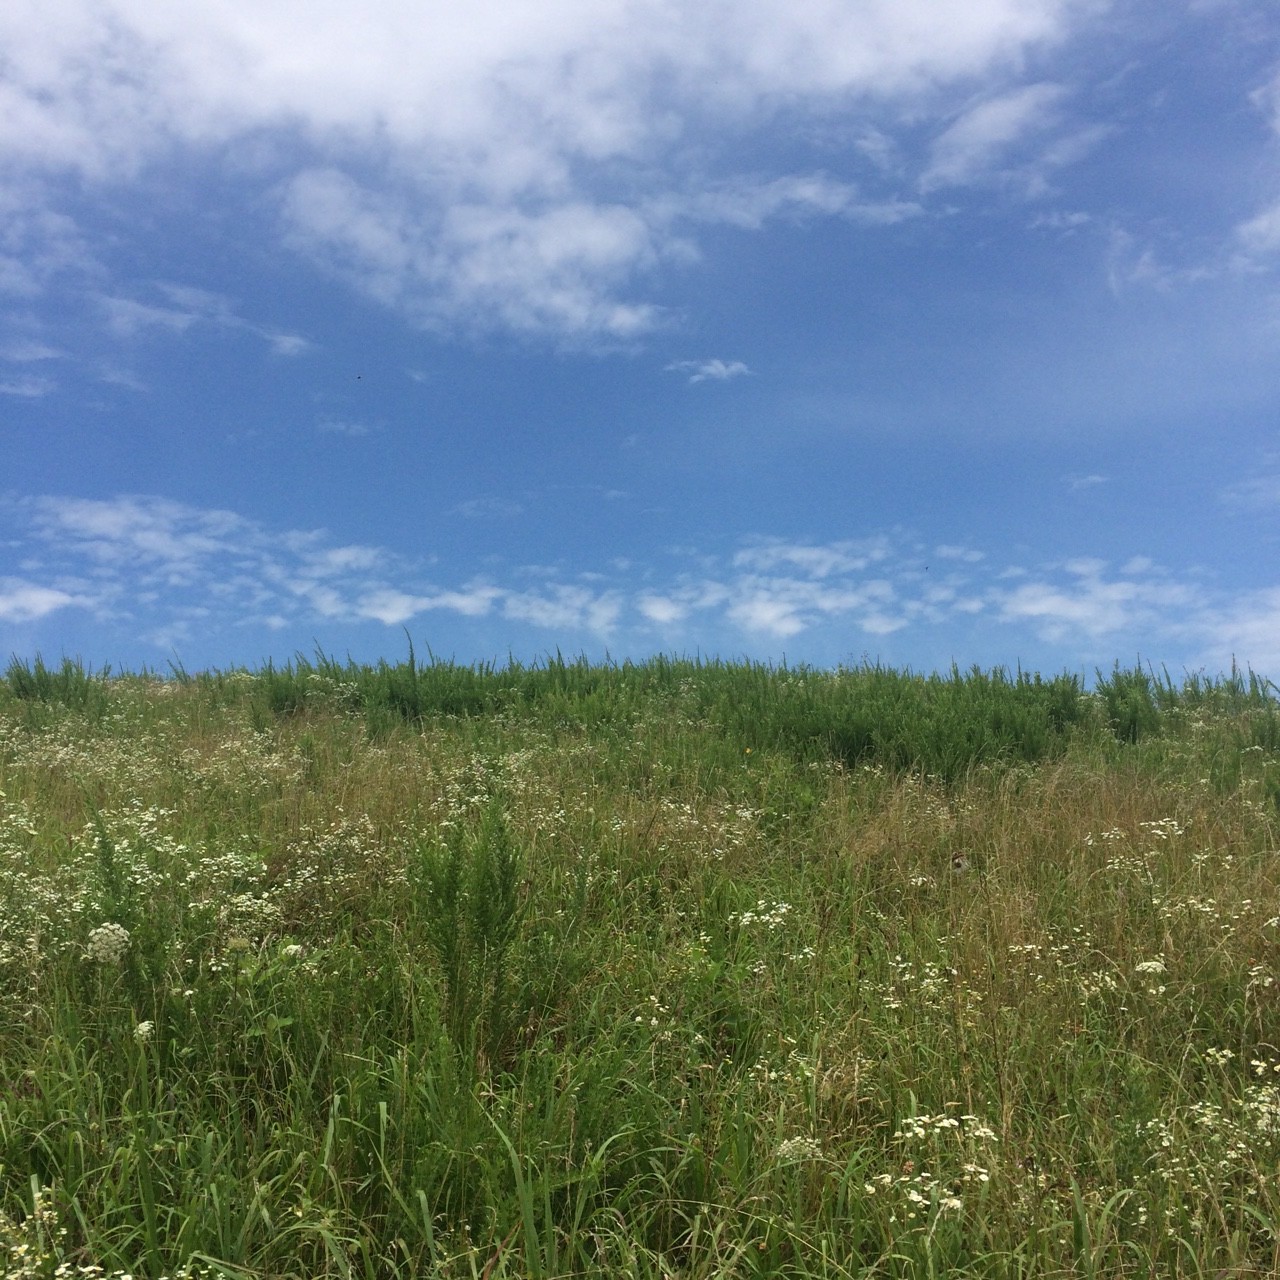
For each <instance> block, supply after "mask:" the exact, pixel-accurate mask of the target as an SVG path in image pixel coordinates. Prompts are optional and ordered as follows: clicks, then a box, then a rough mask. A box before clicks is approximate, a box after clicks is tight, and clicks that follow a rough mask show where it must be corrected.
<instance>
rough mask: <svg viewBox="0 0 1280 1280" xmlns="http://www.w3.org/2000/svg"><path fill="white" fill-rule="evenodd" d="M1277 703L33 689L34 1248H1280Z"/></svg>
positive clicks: (499, 1254) (282, 677)
mask: <svg viewBox="0 0 1280 1280" xmlns="http://www.w3.org/2000/svg"><path fill="white" fill-rule="evenodd" d="M1278 801H1280V704H1278V703H1277V700H1276V697H1275V689H1274V687H1273V686H1271V685H1269V684H1267V683H1265V682H1263V681H1261V680H1258V679H1255V678H1253V677H1252V676H1247V675H1246V676H1240V675H1239V674H1235V675H1232V676H1230V677H1225V678H1222V679H1217V680H1205V679H1189V680H1186V681H1184V682H1182V683H1177V684H1175V683H1174V682H1172V681H1170V680H1169V679H1167V678H1165V677H1157V676H1155V675H1154V674H1153V673H1150V672H1143V671H1142V670H1140V669H1135V670H1131V671H1125V670H1120V669H1117V670H1115V671H1114V672H1112V673H1110V674H1109V675H1104V676H1102V677H1100V679H1099V681H1098V683H1097V685H1096V686H1095V687H1094V688H1093V690H1092V691H1090V692H1086V691H1084V690H1083V688H1082V687H1081V685H1080V683H1079V682H1078V681H1077V680H1076V679H1074V678H1072V677H1067V676H1063V677H1058V678H1054V679H1040V678H1038V677H1028V676H1024V675H1021V674H1018V675H1006V674H1003V673H999V672H996V673H983V672H979V671H973V672H969V673H960V672H953V673H951V675H949V676H945V677H930V678H924V677H919V676H913V675H910V674H908V673H900V672H894V671H890V670H885V669H882V668H878V667H863V668H855V669H849V670H840V671H813V670H805V669H800V670H787V669H772V668H765V667H759V666H753V665H750V664H726V663H694V662H686V661H676V660H670V659H667V660H661V659H660V660H654V661H651V662H648V663H645V664H642V665H635V666H632V665H621V666H605V667H601V666H590V665H587V664H585V663H566V662H562V661H560V660H558V659H557V660H554V661H549V662H547V663H545V664H541V665H539V666H537V667H533V668H529V667H518V666H515V665H512V666H509V667H506V668H467V667H459V666H456V665H452V664H448V663H439V662H432V663H427V664H418V663H415V662H414V661H413V660H412V658H411V659H410V661H409V662H407V663H402V664H399V665H396V666H391V665H387V664H383V665H381V666H378V667H373V668H370V667H356V666H354V665H350V664H347V665H343V664H340V663H337V662H334V661H330V660H328V659H325V658H323V657H320V658H318V659H316V660H315V661H305V660H302V659H298V660H296V661H295V662H293V663H291V664H289V665H288V666H286V667H283V668H277V667H267V668H265V669H262V670H259V671H257V672H244V671H237V672H228V673H221V674H203V675H198V676H190V675H188V674H187V673H185V672H182V671H177V672H175V673H173V674H172V675H170V676H168V677H166V678H164V679H160V678H157V677H154V676H149V675H125V676H108V675H106V674H94V673H91V672H87V671H85V670H84V669H83V668H81V667H80V666H78V665H76V664H72V663H66V664H64V665H62V666H61V667H46V666H44V665H43V664H41V663H38V662H37V663H35V664H29V663H21V662H17V661H15V662H14V663H13V664H12V665H11V666H10V668H9V670H8V673H7V675H6V676H5V677H4V679H3V680H0V1274H3V1275H4V1276H5V1277H23V1278H26V1277H67V1278H68V1280H70V1278H76V1280H83V1278H86V1277H95V1276H99V1277H100V1276H115V1275H119V1274H129V1275H132V1276H136V1277H143V1276H146V1277H153V1278H156V1277H160V1276H167V1277H170V1278H171V1280H177V1278H178V1277H183V1278H184V1280H192V1278H195V1277H200V1278H202V1280H212V1278H213V1277H229V1278H235V1280H241V1278H244V1277H299V1278H300V1280H311V1278H313V1277H321V1276H334V1277H361V1278H365V1277H367V1278H369V1280H373V1278H375V1277H378V1278H382V1277H386V1278H388V1280H391V1278H396V1277H405V1278H407V1277H435V1276H439V1277H444V1278H454V1277H483V1278H485V1280H499V1278H501V1277H534V1278H542V1277H546V1278H548V1280H550V1278H551V1277H564V1276H584V1277H585V1276H606V1277H631V1276H634V1277H644V1278H646V1280H647V1278H652V1280H664V1278H666V1277H670V1278H671V1280H711V1278H712V1277H726V1278H727V1277H766V1276H787V1277H830V1278H833V1280H834V1278H835V1277H912V1278H914V1280H926V1278H930V1277H938V1278H939V1280H941V1278H943V1277H956V1276H971V1277H1009V1278H1012V1277H1032V1276H1035V1277H1082V1278H1083V1277H1118V1276H1132V1277H1149V1276H1188V1277H1190V1276H1197V1277H1214V1278H1217V1277H1237V1278H1239V1277H1245V1276H1259V1277H1261V1276H1275V1275H1278V1274H1280V981H1278V980H1277V979H1278V978H1280V834H1278V832H1277V826H1278V825H1280V807H1278Z"/></svg>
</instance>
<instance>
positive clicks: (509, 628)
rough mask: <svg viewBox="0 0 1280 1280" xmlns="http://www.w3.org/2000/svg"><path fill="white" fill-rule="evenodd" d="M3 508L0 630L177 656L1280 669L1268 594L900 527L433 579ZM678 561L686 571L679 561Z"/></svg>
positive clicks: (238, 519)
mask: <svg viewBox="0 0 1280 1280" xmlns="http://www.w3.org/2000/svg"><path fill="white" fill-rule="evenodd" d="M0 515H3V516H4V518H5V519H6V521H7V522H8V523H9V524H11V525H13V527H14V529H13V531H14V533H15V534H16V536H13V537H6V544H5V545H6V547H7V550H8V553H9V557H10V560H11V562H12V563H13V565H14V572H13V573H12V576H8V577H0V623H4V624H6V625H10V626H31V625H33V624H38V623H39V622H40V621H41V620H42V619H50V618H56V617H57V615H58V614H59V613H60V612H61V611H63V610H68V609H79V610H84V611H87V612H88V613H90V614H91V615H93V616H94V617H95V618H98V619H101V620H102V621H103V622H104V624H106V623H110V624H112V625H115V626H118V627H125V628H127V629H128V632H129V634H130V635H131V636H133V637H136V636H139V635H148V636H151V637H153V639H157V642H159V640H161V639H162V640H163V642H164V643H165V644H172V643H176V642H177V641H179V640H183V641H184V643H185V639H184V638H186V639H189V638H190V637H192V636H196V635H198V636H200V637H202V638H205V639H209V638H212V637H217V636H218V635H219V634H224V635H225V634H229V633H234V632H235V631H237V630H238V629H240V628H243V627H245V626H257V627H260V628H264V629H266V630H267V631H276V630H280V629H282V628H285V627H289V626H292V627H323V628H324V629H325V632H326V634H327V635H341V634H342V633H341V630H340V629H341V628H343V627H349V626H357V625H361V624H369V623H376V624H378V625H381V626H385V627H399V626H402V625H405V624H409V623H411V622H412V621H413V620H414V619H415V618H423V617H427V616H429V615H433V614H436V615H438V614H450V615H453V616H454V617H456V618H459V619H471V620H487V621H486V622H485V625H486V627H488V628H490V629H491V630H492V629H493V628H503V630H502V631H499V632H495V634H499V635H502V636H504V637H509V638H510V642H511V644H512V645H513V646H515V645H516V644H517V641H516V637H518V636H520V635H522V634H523V630H522V629H523V628H533V629H535V630H537V631H541V632H544V633H546V634H547V635H549V636H550V637H553V638H554V642H555V643H560V642H562V641H563V642H565V643H570V644H571V643H574V642H576V640H577V639H578V638H579V637H581V636H582V635H593V636H595V637H597V638H598V639H605V640H608V641H609V642H610V643H611V644H613V643H614V642H615V641H616V642H618V643H619V644H620V645H621V646H623V647H624V648H625V647H627V646H629V645H630V646H632V647H633V651H634V647H635V646H637V645H639V646H643V645H645V644H650V643H653V642H655V641H657V640H660V641H661V642H662V643H664V644H672V643H674V644H696V645H698V646H703V647H707V648H718V649H719V650H720V651H722V652H724V651H732V650H733V649H734V646H735V645H736V644H746V645H747V646H748V647H749V648H752V649H758V647H759V646H760V645H764V646H766V647H768V646H770V645H773V644H781V643H783V642H787V643H788V644H792V643H794V642H796V641H797V640H798V639H799V638H800V637H805V638H806V640H808V639H810V638H812V637H814V636H823V635H826V636H829V637H838V638H839V643H841V644H842V645H846V646H849V645H852V644H853V641H852V637H854V636H857V635H859V634H860V635H862V636H863V637H867V638H869V639H870V640H872V641H877V642H880V641H884V640H885V639H886V637H890V636H897V637H899V640H898V641H895V643H899V642H903V638H904V637H905V638H907V642H912V643H918V644H924V645H927V644H929V643H931V641H929V639H928V637H929V636H930V635H933V636H935V637H938V638H939V639H938V640H937V641H936V643H944V642H945V639H946V638H947V637H949V636H950V635H952V634H953V632H952V631H950V630H948V629H947V628H948V627H949V626H952V625H955V624H956V623H957V622H959V623H960V624H962V626H963V628H966V629H967V628H968V627H970V626H974V625H981V627H982V628H983V633H984V635H985V636H986V643H987V644H988V645H989V646H994V647H995V649H996V651H997V652H999V651H1000V646H1001V645H1006V646H1007V647H1008V649H1016V647H1017V646H1018V644H1019V643H1026V641H1027V639H1028V638H1029V637H1036V638H1038V639H1039V640H1040V641H1046V642H1050V643H1054V644H1060V645H1063V646H1070V648H1071V650H1072V651H1073V652H1074V653H1076V654H1079V655H1084V654H1088V653H1091V652H1097V653H1099V654H1100V655H1101V656H1102V657H1103V658H1104V659H1105V660H1110V658H1111V657H1114V656H1115V652H1116V651H1136V650H1138V649H1140V650H1141V651H1142V652H1143V653H1144V655H1150V656H1151V657H1152V658H1154V659H1156V660H1157V661H1160V660H1163V659H1165V658H1168V659H1169V660H1170V661H1171V662H1172V663H1173V664H1174V665H1175V666H1176V665H1179V664H1181V665H1190V666H1193V667H1194V666H1197V665H1203V664H1208V665H1211V666H1216V667H1218V668H1221V667H1222V666H1224V665H1227V664H1229V662H1230V660H1231V658H1232V657H1235V658H1237V659H1239V660H1240V661H1241V662H1247V663H1252V664H1253V665H1254V666H1255V668H1258V669H1267V668H1269V669H1271V670H1273V671H1276V670H1280V639H1277V637H1280V587H1274V588H1264V589H1261V590H1257V591H1252V592H1248V593H1244V594H1232V593H1230V592H1227V591H1222V590H1214V589H1212V588H1211V587H1210V586H1209V585H1207V584H1206V583H1205V582H1204V581H1202V580H1201V579H1200V578H1199V577H1197V576H1196V575H1195V574H1193V573H1190V572H1186V573H1183V574H1181V575H1179V574H1174V573H1172V572H1170V571H1169V570H1167V569H1164V568H1162V567H1161V566H1160V565H1158V564H1157V563H1155V562H1154V561H1153V559H1152V558H1150V557H1148V556H1144V555H1140V554H1139V555H1133V556H1130V557H1129V558H1128V559H1127V560H1126V561H1125V562H1124V563H1123V564H1121V565H1120V567H1119V568H1115V567H1113V566H1112V565H1110V564H1108V563H1107V562H1106V561H1103V560H1101V559H1098V558H1096V557H1089V556H1080V557H1072V558H1068V559H1065V560H1062V561H1059V562H1057V563H1056V564H1054V565H1051V566H1045V567H1041V568H1040V569H1038V570H1032V571H1028V570H1026V569H1018V568H1010V567H1004V566H1001V565H998V564H993V563H992V562H991V555H990V553H985V554H984V553H981V552H979V551H978V550H977V549H976V548H972V547H969V546H967V545H966V544H963V543H958V542H957V543H948V544H942V545H941V546H937V545H935V546H934V548H933V553H934V555H935V556H937V557H938V558H937V559H936V560H935V562H934V564H933V569H934V572H931V573H929V574H925V573H924V572H923V571H922V568H923V562H924V553H925V549H924V546H923V545H921V544H920V543H918V542H916V541H913V540H911V539H909V538H906V537H904V536H903V535H901V534H894V535H893V536H892V537H890V536H887V535H886V536H883V537H879V538H870V539H865V540H862V541H852V540H844V541H838V542H831V543H814V542H790V541H787V540H785V539H773V540H757V541H756V542H755V543H753V544H751V545H748V546H745V547H740V548H739V549H738V551H737V552H736V553H732V554H729V555H724V556H709V555H705V554H698V553H696V552H695V551H693V550H691V549H686V550H685V551H683V552H680V553H673V555H675V557H676V567H675V568H674V569H673V568H672V566H671V565H667V566H666V567H665V568H664V566H663V565H661V564H645V563H635V562H631V563H628V562H610V563H608V564H607V565H606V566H604V567H602V569H601V571H600V572H597V573H590V574H586V573H579V574H575V575H574V576H573V577H572V578H567V577H566V576H565V575H564V574H563V573H562V572H560V571H558V570H556V569H554V568H551V567H544V568H543V569H541V570H539V571H538V572H537V573H536V574H535V573H533V572H531V571H529V570H518V569H515V568H508V569H507V570H506V571H505V574H504V573H503V572H502V571H500V570H493V576H492V577H490V576H488V575H486V577H485V578H484V579H471V580H469V581H464V582H461V583H449V582H444V583H441V582H440V581H438V580H436V572H435V566H433V565H432V564H430V563H429V562H427V561H424V560H422V559H414V560H410V559H407V558H405V557H403V556H398V555H396V554H394V553H392V552H390V551H388V550H387V549H386V548H382V547H378V546H371V545H367V544H361V543H346V542H342V541H340V540H338V539H335V538H333V537H331V536H330V535H329V534H327V533H325V532H324V531H323V530H298V529H292V530H291V529H277V528H270V527H268V526H266V525H263V524H261V523H259V522H257V521H254V520H251V519H248V518H247V517H244V516H241V515H239V514H237V513H235V512H229V511H219V510H210V509H202V508H196V507H191V506H186V505H183V504H181V503H176V502H172V501H169V500H166V499H160V498H154V497H142V496H133V497H121V498H116V499H111V500H89V499H74V498H43V499H36V500H18V501H11V502H9V503H8V504H6V505H5V506H4V507H3V508H0ZM948 553H950V554H948ZM690 564H693V565H696V572H693V573H688V572H684V571H682V570H681V569H680V568H679V566H680V565H684V566H689V565H690ZM938 570H941V572H938ZM504 577H505V581H504V580H503V579H504ZM531 580H533V581H534V582H535V585H532V586H530V585H529V583H530V581H531ZM1002 635H1003V636H1005V637H1006V639H1005V640H1003V641H1002V640H1001V639H1000V637H1001V636H1002ZM506 642H507V641H506V639H505V638H504V640H500V641H499V642H498V644H499V647H501V646H502V645H503V644H505V643H506ZM1008 649H1006V651H1008Z"/></svg>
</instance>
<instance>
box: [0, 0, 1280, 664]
mask: <svg viewBox="0 0 1280 1280" xmlns="http://www.w3.org/2000/svg"><path fill="white" fill-rule="evenodd" d="M1278 428H1280V11H1277V10H1276V8H1275V6H1274V4H1273V3H1272V2H1271V0H1266V2H1262V0H1159V2H1158V3H1156V2H1151V3H1148V2H1147V0H1131V2H1125V0H1113V2H1112V3H1106V2H1105V0H970V2H969V3H967V4H964V5H955V4H951V3H943V2H942V0H844V2H843V3H838V2H835V0H734V3H731V4H730V3H725V2H723V0H700V2H699V3H698V4H692V3H689V0H473V2H472V3H469V4H467V5H465V6H428V5H424V4H423V3H421V0H370V2H369V3H366V4H364V5H362V6H359V7H358V9H352V8H351V6H349V5H338V4H335V3H330V2H329V0H305V3H304V0H254V2H253V3H248V2H247V0H226V2H223V3H219V2H216V0H187V3H185V4H183V5H181V6H176V5H172V6H171V5H166V4H160V3H156V0H93V2H92V3H91V2H90V0H8V3H6V4H5V5H4V6H3V8H0V443H2V444H3V457H4V460H5V462H4V470H3V475H2V476H0V650H3V651H4V652H5V653H10V652H11V653H16V654H18V655H21V656H25V657H29V656H32V655H34V654H35V653H36V652H41V653H43V655H44V656H45V657H46V659H56V658H58V657H60V656H61V655H63V654H68V655H72V656H79V657H81V658H83V659H84V660H85V661H87V662H90V663H92V664H93V665H95V666H99V665H101V664H103V663H111V664H113V665H115V666H117V667H120V666H124V667H128V668H138V667H140V666H142V665H144V664H145V665H147V666H150V667H152V668H159V669H162V670H163V669H165V667H166V664H167V663H168V662H169V661H170V660H174V659H176V660H178V661H180V662H182V663H183V664H184V665H185V666H186V667H187V668H188V669H190V670H195V669H199V668H203V667H208V666H221V667H226V666H230V665H233V664H247V665H250V666H253V665H257V664H258V663H260V662H262V661H265V660H266V659H267V658H268V657H273V658H275V659H276V660H277V661H279V660H282V659H287V658H288V657H290V656H291V655H292V654H294V653H296V652H299V651H302V652H304V653H310V652H312V651H313V650H314V649H315V648H316V647H317V646H319V647H320V648H321V649H323V650H324V651H325V652H326V653H330V654H335V655H337V656H339V657H343V656H346V655H347V654H350V655H351V656H353V657H355V658H357V659H360V660H368V659H374V658H377V657H380V656H387V657H391V658H395V657H398V656H401V655H402V654H403V653H404V652H405V648H406V645H405V636H404V629H406V628H407V629H408V631H409V633H410V634H411V635H412V637H413V639H414V641H415V643H416V644H417V646H418V649H419V651H423V650H425V649H426V648H427V647H430V649H431V650H432V651H433V652H435V653H436V654H437V655H439V656H442V657H452V658H456V659H458V660H460V661H464V662H472V661H483V660H494V659H496V660H499V661H502V660H505V659H506V657H507V656H508V655H509V654H511V655H514V656H516V657H518V658H521V659H523V660H533V659H537V658H539V657H540V656H542V655H545V654H547V653H549V652H554V651H555V650H557V649H560V650H561V651H563V652H564V653H565V654H567V655H576V654H579V653H585V654H587V655H589V656H591V657H593V658H599V657H602V656H603V655H604V654H606V653H608V654H610V655H611V656H613V657H615V658H622V657H636V658H639V657H643V656H645V655H648V654H651V653H655V652H667V653H682V654H694V653H701V654H704V655H720V656H724V657H730V658H739V657H753V658H759V659H767V660H771V661H779V660H782V659H784V658H785V659H786V660H787V661H790V662H793V663H794V662H808V663H814V664H821V665H833V664H836V663H840V662H846V663H848V662H857V661H859V660H861V659H862V658H864V657H866V658H869V659H872V660H879V661H882V662H885V663H888V664H891V665H895V666H911V667H913V668H916V669H923V670H928V669H933V668H944V669H945V668H946V667H948V666H949V665H950V664H951V663H952V662H953V661H954V662H957V663H959V664H960V665H961V666H968V665H970V664H973V663H978V664H980V665H982V666H984V667H990V666H994V665H1007V666H1012V665H1014V664H1018V663H1020V664H1021V665H1022V666H1023V667H1025V668H1034V669H1039V670H1045V671H1057V670H1061V669H1064V668H1065V669H1068V670H1076V671H1082V672H1085V673H1091V672H1092V671H1093V669H1094V667H1095V666H1099V665H1101V666H1103V667H1109V666H1110V665H1111V663H1112V662H1113V661H1114V660H1117V659H1118V660H1120V661H1122V662H1124V663H1125V664H1129V663H1131V662H1133V661H1134V660H1136V659H1138V658H1139V657H1140V658H1141V659H1142V660H1143V661H1146V662H1151V663H1153V664H1155V665H1156V666H1159V665H1161V664H1165V665H1167V666H1168V667H1169V668H1170V670H1171V671H1172V672H1173V673H1174V674H1175V675H1176V674H1179V673H1181V671H1183V670H1184V669H1188V670H1199V669H1207V670H1209V671H1211V672H1216V671H1219V670H1222V669H1224V668H1226V667H1229V665H1230V664H1231V662H1232V660H1233V658H1234V659H1236V660H1238V661H1239V662H1240V663H1241V664H1251V665H1253V667H1254V668H1255V669H1257V670H1259V671H1261V672H1263V673H1265V674H1269V675H1272V676H1277V677H1280V554H1278V553H1280V542H1278V539H1277V532H1278V526H1277V515H1278V514H1280V432H1278Z"/></svg>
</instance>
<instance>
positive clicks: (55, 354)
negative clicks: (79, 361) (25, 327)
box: [0, 338, 66, 364]
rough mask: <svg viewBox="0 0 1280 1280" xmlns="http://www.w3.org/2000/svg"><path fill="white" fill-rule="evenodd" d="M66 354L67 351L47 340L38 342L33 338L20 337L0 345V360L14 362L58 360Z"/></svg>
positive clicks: (29, 362) (27, 362) (26, 362)
mask: <svg viewBox="0 0 1280 1280" xmlns="http://www.w3.org/2000/svg"><path fill="white" fill-rule="evenodd" d="M65 355H66V352H65V351H61V350H59V349H58V348H57V347H51V346H49V344H48V343H47V342H36V341H34V340H33V339H31V338H19V339H17V340H16V341H14V342H10V343H8V344H7V345H6V346H4V347H0V360H8V361H10V362H11V363H13V364H33V363H35V362H37V361H41V360H58V359H61V358H62V357H63V356H65Z"/></svg>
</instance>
